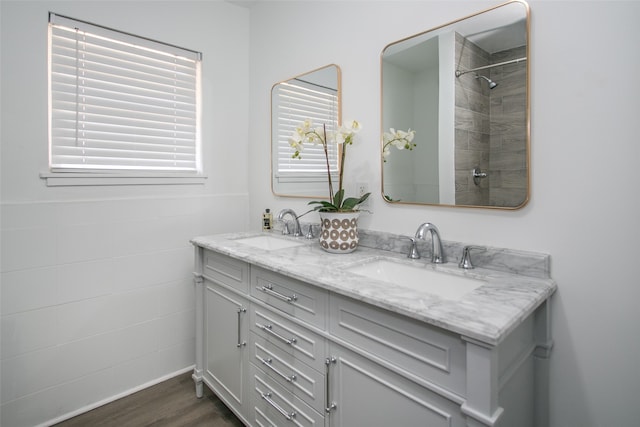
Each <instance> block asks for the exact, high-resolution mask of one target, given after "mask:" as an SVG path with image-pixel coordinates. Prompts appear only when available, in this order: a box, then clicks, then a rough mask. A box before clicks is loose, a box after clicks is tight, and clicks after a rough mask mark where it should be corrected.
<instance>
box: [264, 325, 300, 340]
mask: <svg viewBox="0 0 640 427" xmlns="http://www.w3.org/2000/svg"><path fill="white" fill-rule="evenodd" d="M257 326H258V327H259V328H260V329H262V330H263V331H265V332H268V333H270V334H271V335H273V336H274V337H276V338H278V339H279V340H280V341H282V342H283V343H285V344H287V345H294V344H295V343H296V341H297V340H296V338H295V337H291V338H287V337H283V336H282V335H280V334H279V333H277V332H275V331H274V330H273V329H272V328H273V326H272V325H257Z"/></svg>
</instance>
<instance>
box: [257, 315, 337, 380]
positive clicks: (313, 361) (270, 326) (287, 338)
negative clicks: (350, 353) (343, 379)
mask: <svg viewBox="0 0 640 427" xmlns="http://www.w3.org/2000/svg"><path fill="white" fill-rule="evenodd" d="M249 315H250V317H249V319H250V325H251V326H250V328H251V331H253V333H255V334H256V335H257V336H258V337H261V338H263V339H265V340H266V341H268V342H270V343H271V344H273V345H274V346H276V347H278V348H279V349H281V350H282V351H283V352H284V353H285V354H288V355H289V356H291V357H294V358H296V359H298V360H300V361H302V362H304V363H306V364H307V365H309V366H311V367H312V368H314V369H316V370H317V371H320V372H322V370H323V369H324V368H323V366H324V360H325V358H326V343H325V340H324V338H323V337H321V336H319V335H317V334H315V333H313V332H311V331H309V330H308V329H306V328H304V327H302V326H299V325H296V324H294V323H293V322H291V321H289V320H287V319H285V318H284V317H282V316H278V315H277V314H275V313H273V312H271V311H270V310H268V309H263V308H262V307H259V306H257V305H255V304H252V305H251V307H250V309H249Z"/></svg>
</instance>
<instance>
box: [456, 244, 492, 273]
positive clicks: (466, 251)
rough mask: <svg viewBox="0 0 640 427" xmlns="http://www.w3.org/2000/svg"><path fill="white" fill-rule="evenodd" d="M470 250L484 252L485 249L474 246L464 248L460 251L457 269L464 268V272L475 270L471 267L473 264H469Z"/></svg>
mask: <svg viewBox="0 0 640 427" xmlns="http://www.w3.org/2000/svg"><path fill="white" fill-rule="evenodd" d="M472 249H475V250H479V251H486V250H487V248H485V247H484V246H474V245H469V246H465V247H464V248H463V249H462V259H461V260H460V263H459V264H458V267H460V268H464V269H465V270H471V269H473V268H475V267H474V266H473V264H472V263H471V255H470V252H471V250H472Z"/></svg>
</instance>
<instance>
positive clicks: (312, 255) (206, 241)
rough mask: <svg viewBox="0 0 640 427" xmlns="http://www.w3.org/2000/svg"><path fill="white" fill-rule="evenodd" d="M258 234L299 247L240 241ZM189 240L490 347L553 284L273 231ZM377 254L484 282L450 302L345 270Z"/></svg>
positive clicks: (537, 303) (548, 292) (541, 299)
mask: <svg viewBox="0 0 640 427" xmlns="http://www.w3.org/2000/svg"><path fill="white" fill-rule="evenodd" d="M263 234H268V235H270V236H273V237H275V238H279V239H287V240H293V239H295V240H296V241H297V242H299V243H301V245H299V246H296V247H289V248H283V249H276V250H265V249H260V248H256V247H253V246H249V245H247V244H244V243H241V241H240V239H243V238H247V237H252V236H259V235H263ZM192 243H193V244H194V245H196V246H200V247H203V248H206V249H211V250H213V251H215V252H218V253H221V254H225V255H229V256H231V257H233V258H236V259H239V260H243V261H246V262H248V263H251V264H254V265H257V266H259V267H263V268H266V269H269V270H271V271H275V272H278V273H281V274H284V275H286V276H289V277H292V278H295V279H299V280H302V281H304V282H306V283H309V284H312V285H315V286H318V287H321V288H323V289H326V290H329V291H332V292H336V293H338V294H342V295H345V296H348V297H351V298H353V299H356V300H360V301H363V302H366V303H369V304H372V305H375V306H378V307H381V308H384V309H387V310H389V311H393V312H396V313H399V314H402V315H405V316H408V317H411V318H414V319H417V320H419V321H423V322H425V323H428V324H431V325H434V326H437V327H440V328H443V329H446V330H449V331H451V332H454V333H458V334H460V335H464V336H466V337H469V338H472V339H475V340H478V341H481V342H484V343H487V344H490V345H497V344H499V343H500V342H501V341H502V340H503V339H504V338H505V337H506V336H507V335H508V334H509V333H510V332H511V331H512V330H514V329H515V328H516V327H517V326H518V325H519V324H520V323H521V322H522V321H523V320H524V319H526V318H527V317H528V316H529V315H530V314H531V313H532V312H533V311H534V310H535V309H536V308H537V307H538V306H540V305H541V304H542V303H543V302H544V301H545V300H547V299H548V298H549V297H550V296H551V295H552V294H553V293H554V292H555V290H556V287H557V286H556V284H555V282H554V281H553V280H551V279H549V278H539V277H529V276H524V275H519V274H513V273H508V272H501V271H496V270H489V269H483V268H475V269H473V270H463V269H461V268H458V265H457V263H455V262H449V263H446V264H440V265H434V264H431V263H430V262H429V260H428V259H424V258H423V259H419V260H411V259H408V258H407V257H406V255H405V254H401V253H397V252H391V251H385V250H380V249H374V248H368V247H364V246H359V247H358V249H357V250H356V251H355V252H352V253H350V254H340V255H337V254H330V253H327V252H325V251H323V250H322V249H321V248H320V246H319V244H318V242H317V239H313V240H306V239H304V238H297V239H296V238H293V237H288V236H281V235H279V234H276V233H272V232H264V233H260V232H257V233H256V232H253V233H229V234H219V235H213V236H202V237H196V238H194V239H192ZM380 258H383V259H393V260H394V261H395V262H399V263H406V264H409V265H413V266H421V267H423V268H426V269H431V270H434V271H438V272H442V273H443V274H451V275H458V276H465V277H469V278H474V279H479V280H482V281H484V282H485V283H484V284H483V285H482V286H480V287H479V288H477V289H475V290H473V291H471V292H470V293H468V294H466V295H464V296H463V297H462V298H461V299H459V300H450V299H445V298H441V297H439V296H437V295H434V294H430V293H429V292H428V289H426V287H425V290H424V291H422V290H420V289H417V290H416V289H408V288H403V287H401V286H393V285H390V284H389V283H388V282H384V281H381V280H373V279H370V278H367V277H365V276H360V275H357V274H354V273H352V272H349V271H347V270H345V269H346V268H349V267H350V266H355V265H359V264H363V263H366V262H368V261H371V260H374V259H380Z"/></svg>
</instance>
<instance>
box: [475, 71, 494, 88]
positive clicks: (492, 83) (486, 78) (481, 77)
mask: <svg viewBox="0 0 640 427" xmlns="http://www.w3.org/2000/svg"><path fill="white" fill-rule="evenodd" d="M478 78H480V79H485V80H486V81H487V83H488V84H489V89H493V88H495V87H496V86H498V83H496V82H494V81H492V80H491V79H490V78H488V77H485V76H481V75H480V74H476V79H478Z"/></svg>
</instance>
